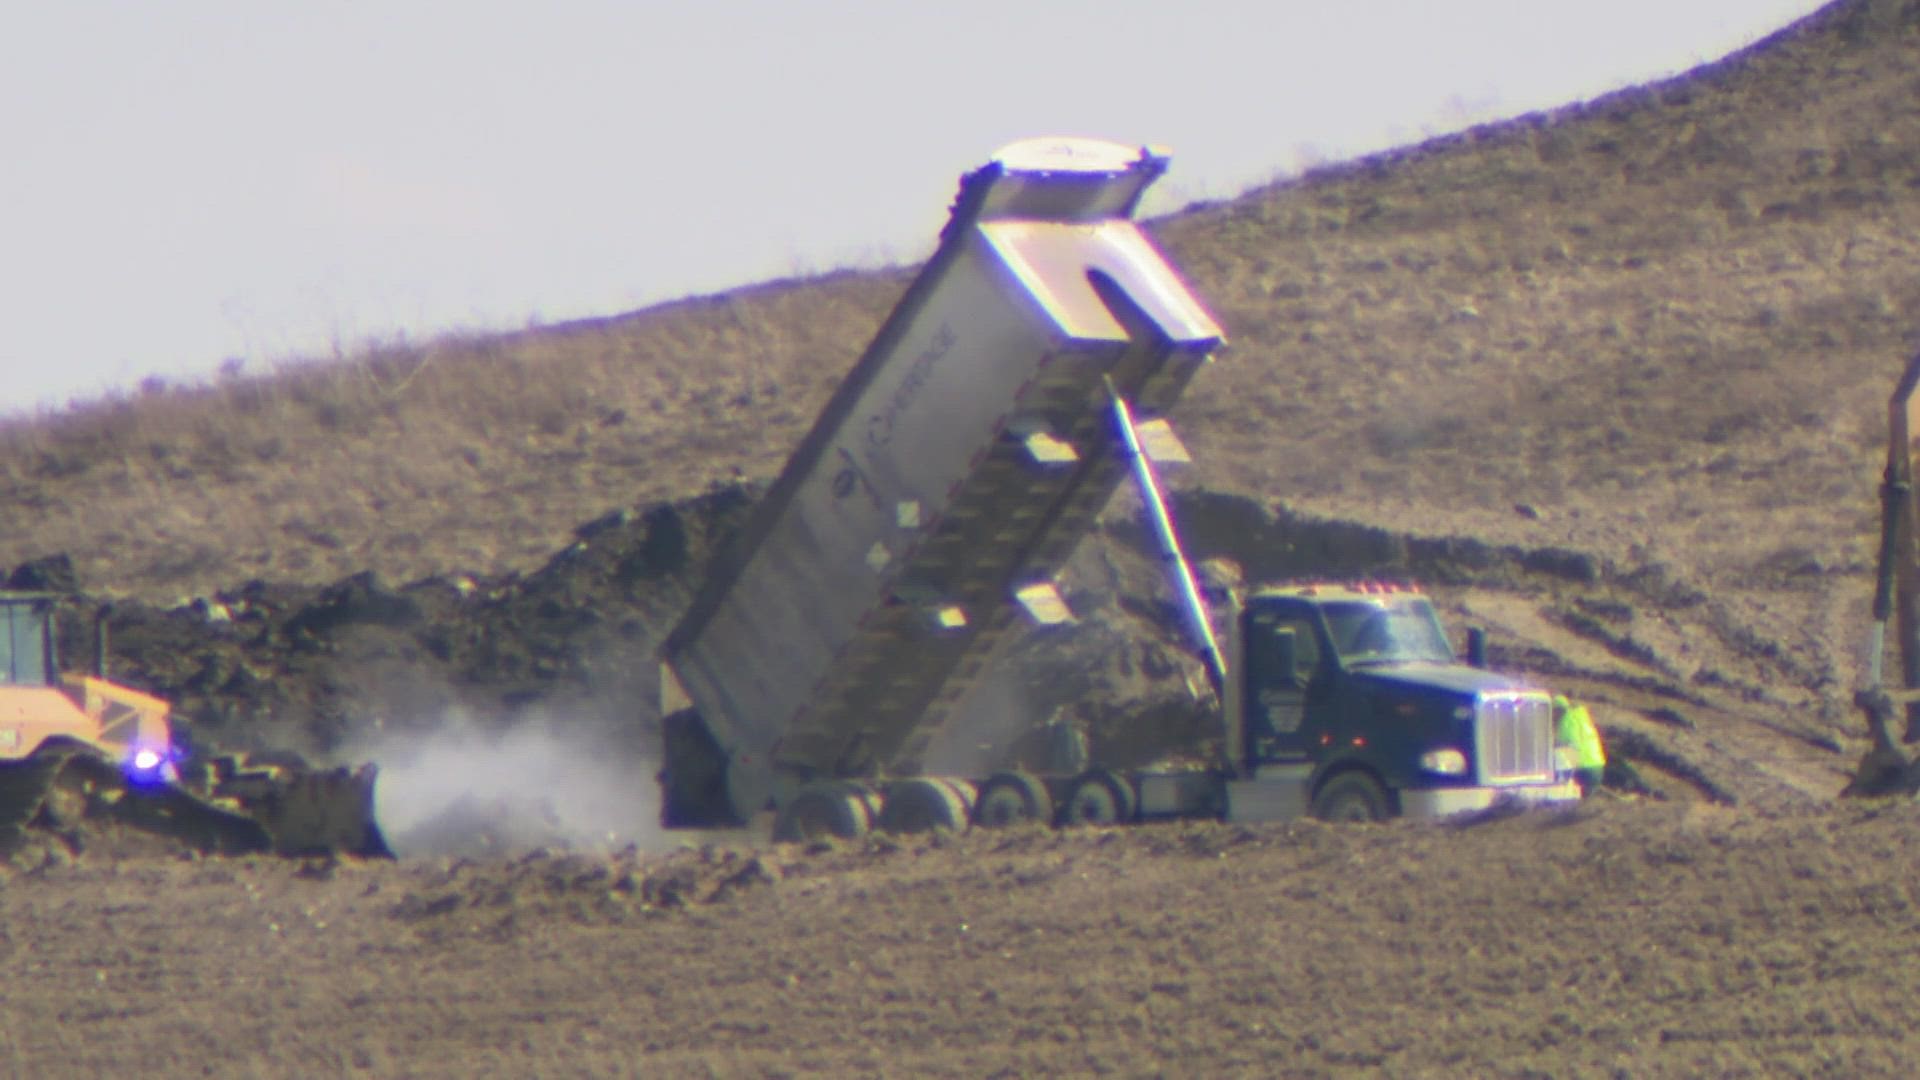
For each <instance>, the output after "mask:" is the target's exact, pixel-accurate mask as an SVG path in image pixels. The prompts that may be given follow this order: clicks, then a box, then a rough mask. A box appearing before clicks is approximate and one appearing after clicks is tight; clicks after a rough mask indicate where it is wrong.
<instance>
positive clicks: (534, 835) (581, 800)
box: [363, 718, 671, 857]
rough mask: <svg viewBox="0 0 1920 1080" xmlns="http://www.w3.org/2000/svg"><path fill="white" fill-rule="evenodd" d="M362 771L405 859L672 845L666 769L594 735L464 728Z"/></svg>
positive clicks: (406, 745)
mask: <svg viewBox="0 0 1920 1080" xmlns="http://www.w3.org/2000/svg"><path fill="white" fill-rule="evenodd" d="M363 759H370V760H372V761H373V762H374V763H376V764H377V765H378V766H379V768H380V774H379V779H378V781H377V782H376V784H375V787H374V814H375V817H376V819H377V820H378V821H379V824H380V828H381V831H382V832H383V833H384V834H385V835H386V838H387V844H388V846H389V847H391V848H392V849H393V851H394V853H395V854H397V855H400V856H403V857H404V856H419V855H476V854H495V853H504V852H513V851H526V850H530V849H533V848H549V849H554V848H565V849H570V850H577V851H610V850H617V849H620V848H624V847H626V846H628V845H635V846H638V847H640V848H643V849H658V848H663V847H666V846H670V844H671V841H670V840H669V839H668V838H667V837H666V836H665V834H664V833H663V831H662V830H661V828H660V790H659V783H658V782H657V780H656V778H655V772H656V770H657V769H658V765H657V764H656V763H655V762H652V761H648V760H645V759H643V758H641V757H639V756H638V755H637V754H636V753H635V752H634V751H633V750H632V749H631V748H630V747H620V746H617V745H613V740H611V739H609V738H607V737H606V735H605V734H604V733H603V732H600V731H595V730H593V729H592V727H591V726H590V725H589V726H573V727H571V728H570V727H569V726H568V725H565V724H560V723H555V722H551V721H542V720H537V719H536V720H528V721H523V722H521V723H518V724H516V725H514V726H513V727H511V728H508V729H506V730H503V731H497V732H496V731H486V730H483V729H480V728H479V727H477V726H475V725H473V724H471V723H466V722H461V721H460V720H459V719H458V718H455V719H453V720H450V721H449V722H448V723H445V724H442V725H440V726H439V727H438V728H437V729H436V730H434V731H430V732H425V733H422V734H419V735H413V736H406V737H396V738H389V739H386V740H383V741H382V742H381V743H379V744H377V745H375V746H373V747H371V748H369V749H368V750H367V751H365V752H364V757H363Z"/></svg>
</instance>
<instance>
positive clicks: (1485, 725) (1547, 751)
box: [1474, 690, 1553, 785]
mask: <svg viewBox="0 0 1920 1080" xmlns="http://www.w3.org/2000/svg"><path fill="white" fill-rule="evenodd" d="M1474 758H1475V761H1476V762H1477V763H1478V766H1479V773H1480V782H1481V783H1482V784H1496V785H1497V784H1538V783H1548V782H1551V781H1552V780H1553V704H1552V702H1551V701H1550V700H1549V699H1548V697H1547V695H1546V694H1545V693H1544V692H1542V691H1538V690H1515V691H1508V692H1502V693H1494V694H1482V695H1481V696H1480V698H1479V700H1478V704H1477V707H1476V709H1475V715H1474Z"/></svg>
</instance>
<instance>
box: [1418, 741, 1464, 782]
mask: <svg viewBox="0 0 1920 1080" xmlns="http://www.w3.org/2000/svg"><path fill="white" fill-rule="evenodd" d="M1420 767H1421V768H1422V769H1425V770H1426V771H1428V772H1430V773H1439V774H1440V775H1441V776H1464V775H1466V771H1467V755H1465V754H1463V753H1461V752H1460V751H1458V750H1455V749H1454V748H1453V747H1451V746H1447V747H1442V748H1441V749H1438V750H1429V751H1427V752H1426V753H1424V754H1421V755H1420Z"/></svg>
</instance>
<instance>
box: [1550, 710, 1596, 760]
mask: <svg viewBox="0 0 1920 1080" xmlns="http://www.w3.org/2000/svg"><path fill="white" fill-rule="evenodd" d="M1560 745H1562V746H1566V747H1571V748H1572V750H1573V767H1574V768H1576V769H1604V768H1606V766H1607V752H1606V750H1605V749H1604V748H1603V747H1602V746H1601V745H1600V731H1599V729H1598V728H1595V727H1594V726H1593V716H1592V714H1590V713H1588V712H1587V707H1586V706H1585V705H1568V706H1567V709H1566V711H1565V712H1563V713H1561V714H1560Z"/></svg>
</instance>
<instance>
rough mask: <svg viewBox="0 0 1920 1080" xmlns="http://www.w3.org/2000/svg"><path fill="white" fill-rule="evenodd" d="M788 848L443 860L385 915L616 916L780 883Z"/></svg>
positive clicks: (483, 923)
mask: <svg viewBox="0 0 1920 1080" xmlns="http://www.w3.org/2000/svg"><path fill="white" fill-rule="evenodd" d="M793 854H794V853H792V852H790V851H778V850H776V851H760V852H746V851H740V850H735V849H731V848H722V847H715V846H712V845H706V846H702V847H700V848H697V849H689V850H683V851H680V852H676V853H673V854H670V855H653V856H646V855H642V854H641V853H639V852H638V851H636V850H634V849H631V848H629V849H627V850H626V851H622V852H619V853H616V854H613V855H608V856H589V855H581V854H573V853H564V852H562V853H555V852H549V851H533V852H529V853H526V854H523V855H521V856H519V857H517V858H515V859H513V860H511V861H502V860H487V861H472V860H466V859H459V860H452V861H446V860H442V861H441V862H440V863H439V864H438V865H436V866H434V867H431V868H422V869H420V870H419V872H418V873H416V874H415V875H414V876H415V877H416V878H425V880H422V881H418V882H417V883H416V884H413V885H411V886H410V887H409V888H408V889H407V891H406V893H405V895H403V896H402V897H401V898H400V899H399V900H398V901H396V902H394V904H393V906H392V908H391V909H390V914H391V915H392V916H393V917H394V918H397V919H400V920H402V921H405V922H410V923H420V924H426V925H428V926H432V925H434V924H436V923H438V924H440V925H442V926H463V927H466V928H470V929H471V928H478V927H486V928H489V929H491V930H496V931H497V930H499V929H501V928H502V926H503V924H504V925H505V926H507V927H511V926H513V925H515V924H516V923H517V921H518V920H519V919H522V918H528V917H531V918H538V919H560V920H568V921H574V922H591V923H621V922H627V921H631V920H633V919H635V918H639V917H644V916H647V915H656V914H659V913H661V912H664V911H674V910H680V909H684V908H691V907H700V906H703V905H708V904H718V903H724V902H726V901H727V900H729V899H731V898H733V897H734V896H736V895H738V894H740V893H741V892H743V891H745V890H750V889H757V888H762V887H765V886H768V885H772V884H774V883H776V882H778V881H780V880H781V878H782V876H783V874H784V873H785V867H786V866H787V864H788V862H789V861H790V860H791V858H792V857H793Z"/></svg>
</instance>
